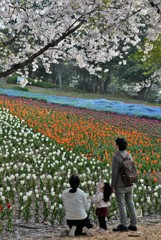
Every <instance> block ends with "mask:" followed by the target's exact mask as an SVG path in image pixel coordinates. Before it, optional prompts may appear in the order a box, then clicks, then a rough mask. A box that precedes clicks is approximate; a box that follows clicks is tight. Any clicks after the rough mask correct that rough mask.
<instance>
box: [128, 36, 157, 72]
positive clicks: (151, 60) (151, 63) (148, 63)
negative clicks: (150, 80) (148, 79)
mask: <svg viewBox="0 0 161 240" xmlns="http://www.w3.org/2000/svg"><path fill="white" fill-rule="evenodd" d="M145 44H146V45H149V47H150V45H151V44H152V45H153V49H152V50H151V51H149V52H148V53H147V54H145V53H144V49H139V50H138V51H137V52H136V53H135V54H134V55H132V56H131V59H133V60H134V61H136V62H137V63H139V64H141V65H142V67H143V68H144V69H145V71H144V74H145V75H148V74H152V73H153V72H155V71H156V70H159V69H160V68H161V61H160V59H161V36H160V37H159V38H158V39H157V40H155V41H153V42H146V43H145ZM143 59H144V61H143Z"/></svg>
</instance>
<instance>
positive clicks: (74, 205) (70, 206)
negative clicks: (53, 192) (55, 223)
mask: <svg viewBox="0 0 161 240" xmlns="http://www.w3.org/2000/svg"><path fill="white" fill-rule="evenodd" d="M70 189H71V188H68V189H66V190H64V192H63V193H62V200H63V205H64V207H65V211H66V219H67V220H81V219H85V218H86V217H87V213H86V211H88V210H89V208H90V205H91V204H90V201H89V200H88V199H87V194H86V193H85V192H84V191H82V190H81V189H80V188H77V191H76V192H75V193H70V192H69V190H70Z"/></svg>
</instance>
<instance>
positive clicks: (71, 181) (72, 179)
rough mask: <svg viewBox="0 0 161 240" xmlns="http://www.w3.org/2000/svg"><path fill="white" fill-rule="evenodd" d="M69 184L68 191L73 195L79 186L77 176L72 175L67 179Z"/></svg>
mask: <svg viewBox="0 0 161 240" xmlns="http://www.w3.org/2000/svg"><path fill="white" fill-rule="evenodd" d="M69 184H70V186H71V189H70V190H69V192H70V193H75V192H76V191H77V188H78V186H79V184H80V179H79V177H78V176H77V175H72V176H71V177H70V179H69Z"/></svg>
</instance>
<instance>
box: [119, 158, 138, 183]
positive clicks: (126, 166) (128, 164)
mask: <svg viewBox="0 0 161 240" xmlns="http://www.w3.org/2000/svg"><path fill="white" fill-rule="evenodd" d="M118 155H119V156H120V157H121V158H122V159H123V161H122V163H121V165H120V169H119V173H120V175H121V179H122V181H123V183H124V184H125V185H127V186H128V185H132V184H133V183H136V182H137V180H138V171H137V169H136V166H135V162H134V161H133V159H132V157H131V156H129V154H127V156H126V157H125V158H123V157H122V156H121V154H119V153H118Z"/></svg>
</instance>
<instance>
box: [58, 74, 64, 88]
mask: <svg viewBox="0 0 161 240" xmlns="http://www.w3.org/2000/svg"><path fill="white" fill-rule="evenodd" d="M58 80H59V88H62V85H63V84H62V75H61V73H60V72H58Z"/></svg>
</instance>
